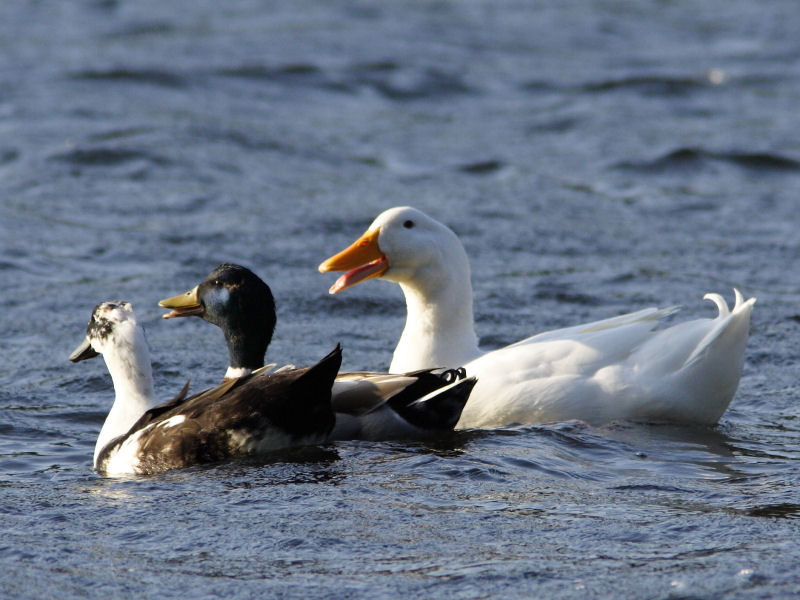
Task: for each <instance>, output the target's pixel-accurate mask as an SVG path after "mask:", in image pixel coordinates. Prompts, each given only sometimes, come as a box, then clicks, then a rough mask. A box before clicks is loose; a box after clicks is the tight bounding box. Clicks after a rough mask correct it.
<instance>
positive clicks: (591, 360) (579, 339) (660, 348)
mask: <svg viewBox="0 0 800 600" xmlns="http://www.w3.org/2000/svg"><path fill="white" fill-rule="evenodd" d="M710 299H712V300H714V302H715V303H717V306H718V307H719V309H720V311H719V315H718V316H717V317H716V318H715V319H696V320H693V321H689V322H685V323H680V324H678V325H675V326H673V327H669V328H666V329H661V330H655V326H656V325H657V321H656V320H654V318H655V317H656V315H660V316H664V315H665V314H668V313H669V312H671V309H668V310H666V311H655V312H653V311H640V312H639V313H633V314H631V315H623V317H621V318H620V317H617V318H616V319H609V320H606V321H601V322H597V323H592V324H588V325H586V326H578V327H572V328H568V329H563V330H558V331H554V332H547V333H546V334H543V335H541V336H535V337H533V338H529V339H527V340H524V342H522V343H519V344H515V345H513V346H508V347H506V348H502V349H500V350H497V351H494V352H490V353H488V354H486V355H484V356H483V357H481V358H479V359H477V360H475V361H473V362H472V363H469V364H467V365H466V368H467V372H468V374H470V375H476V376H477V377H478V385H477V386H476V388H475V390H474V391H473V393H472V397H471V399H470V402H469V403H468V404H467V407H466V408H465V410H464V412H463V414H462V418H461V421H459V425H458V427H477V426H489V425H499V424H503V423H511V422H537V421H538V422H541V421H551V420H552V421H555V420H566V419H582V420H585V421H588V422H590V423H602V422H607V421H610V420H615V419H633V420H670V421H683V422H692V423H714V422H716V420H718V419H719V417H720V416H721V415H722V413H723V412H724V410H725V408H726V407H727V405H728V403H729V402H730V400H731V398H732V397H733V394H734V392H735V391H736V387H737V386H738V381H739V376H740V374H741V368H742V363H743V357H744V345H745V342H746V340H747V331H748V327H749V321H750V312H751V310H752V305H753V303H754V302H755V300H754V299H750V300H748V301H746V302H745V301H743V300H742V299H741V295H740V294H738V292H737V304H736V307H735V308H734V311H733V312H731V311H729V310H728V307H727V305H726V304H725V303H724V300H722V299H721V298H720V297H719V296H714V297H711V298H710ZM600 324H602V325H603V326H598V325H600Z"/></svg>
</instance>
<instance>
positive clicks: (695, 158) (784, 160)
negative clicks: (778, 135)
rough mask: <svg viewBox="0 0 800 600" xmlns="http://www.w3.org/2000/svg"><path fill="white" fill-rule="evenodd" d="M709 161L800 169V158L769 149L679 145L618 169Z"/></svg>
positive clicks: (653, 168)
mask: <svg viewBox="0 0 800 600" xmlns="http://www.w3.org/2000/svg"><path fill="white" fill-rule="evenodd" d="M709 162H722V163H727V164H731V165H734V166H737V167H741V168H746V169H752V170H757V171H792V172H796V171H800V161H798V160H795V159H793V158H788V157H786V156H781V155H779V154H772V153H769V152H738V151H730V152H714V151H711V150H706V149H703V148H692V147H686V148H677V149H675V150H672V151H670V152H667V153H666V154H664V155H662V156H659V157H657V158H655V159H652V160H646V161H625V162H620V163H617V164H616V165H615V168H618V169H624V170H630V171H640V172H644V173H659V172H666V171H672V170H687V169H699V168H702V167H704V166H706V164H707V163H709Z"/></svg>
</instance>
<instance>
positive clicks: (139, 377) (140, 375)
mask: <svg viewBox="0 0 800 600" xmlns="http://www.w3.org/2000/svg"><path fill="white" fill-rule="evenodd" d="M103 358H104V359H105V361H106V366H107V367H108V372H109V373H110V374H111V379H112V381H113V382H114V396H115V397H114V404H113V406H112V407H111V410H110V411H109V413H108V416H107V417H106V420H105V423H103V427H102V429H101V430H100V435H99V436H98V437H97V444H96V445H95V449H94V458H95V462H96V460H97V456H98V454H99V453H100V451H101V450H102V449H103V448H104V447H105V446H106V445H107V444H108V443H109V442H110V441H111V440H113V439H114V438H116V437H118V436H120V435H123V434H125V433H127V432H128V431H129V430H130V428H131V427H132V426H133V425H134V423H136V421H138V420H139V418H140V417H141V416H142V415H143V414H144V413H145V412H146V411H148V410H150V409H151V408H153V407H154V406H155V405H156V400H155V393H154V391H153V371H152V368H151V366H150V354H149V352H148V350H147V341H146V340H145V337H144V332H143V331H142V330H141V329H140V328H137V329H136V330H135V332H134V336H133V338H132V339H131V340H126V341H125V342H124V343H122V344H118V345H116V346H114V347H113V349H110V350H108V351H105V352H104V353H103Z"/></svg>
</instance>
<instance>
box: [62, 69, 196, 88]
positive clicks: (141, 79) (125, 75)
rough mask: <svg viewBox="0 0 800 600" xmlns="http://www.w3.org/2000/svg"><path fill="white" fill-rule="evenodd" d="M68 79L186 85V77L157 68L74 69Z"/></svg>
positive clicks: (174, 85)
mask: <svg viewBox="0 0 800 600" xmlns="http://www.w3.org/2000/svg"><path fill="white" fill-rule="evenodd" d="M70 79H75V80H83V81H114V82H129V83H144V84H149V85H157V86H160V87H169V88H184V87H187V85H188V79H187V77H186V76H184V75H181V74H178V73H174V72H171V71H163V70H159V69H131V68H126V67H118V68H113V69H88V70H85V71H76V72H74V73H72V74H70Z"/></svg>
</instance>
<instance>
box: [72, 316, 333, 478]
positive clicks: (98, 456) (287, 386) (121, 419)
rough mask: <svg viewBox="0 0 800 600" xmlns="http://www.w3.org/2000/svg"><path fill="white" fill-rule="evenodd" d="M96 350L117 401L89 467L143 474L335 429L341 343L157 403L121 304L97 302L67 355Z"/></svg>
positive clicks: (135, 328) (136, 331) (311, 440)
mask: <svg viewBox="0 0 800 600" xmlns="http://www.w3.org/2000/svg"><path fill="white" fill-rule="evenodd" d="M100 354H102V355H103V358H104V359H105V362H106V365H107V367H108V370H109V373H110V374H111V378H112V380H113V382H114V391H115V399H114V404H113V405H112V407H111V410H110V411H109V414H108V417H107V418H106V421H105V423H104V424H103V427H102V429H101V431H100V435H99V436H98V438H97V444H96V446H95V452H94V467H95V469H96V470H97V471H98V472H100V473H103V474H105V475H112V476H114V475H149V474H153V473H158V472H162V471H166V470H169V469H175V468H182V467H188V466H191V465H197V464H203V463H212V462H219V461H225V460H229V459H234V458H238V457H244V456H250V455H256V454H263V453H266V452H270V451H274V450H279V449H282V448H288V447H293V446H301V445H307V444H316V443H320V442H324V441H326V440H327V439H328V436H329V434H330V431H331V429H332V428H333V425H334V415H333V411H332V410H331V401H330V397H331V387H332V385H333V381H334V378H335V377H336V374H337V372H338V371H339V367H340V365H341V360H342V355H341V348H340V347H338V346H337V347H336V349H335V350H334V351H333V352H331V353H330V354H329V355H328V356H326V357H325V358H323V359H322V360H321V361H320V362H318V363H317V364H316V365H314V366H311V367H306V368H302V369H284V370H282V371H281V372H278V373H273V374H266V373H263V372H254V373H252V374H250V375H248V376H247V377H242V378H238V379H230V380H228V381H225V382H223V383H222V385H219V386H217V387H215V388H212V389H209V390H206V391H204V392H201V393H199V394H196V395H194V396H191V397H189V398H186V391H187V389H188V384H187V386H186V387H185V388H184V390H183V391H182V392H181V393H180V394H179V395H178V396H177V397H175V398H174V399H173V400H171V401H169V402H167V403H165V404H162V405H158V403H157V401H156V398H155V394H154V391H153V375H152V370H151V367H150V356H149V351H148V347H147V341H146V339H145V335H144V330H143V328H142V327H141V326H140V325H139V324H138V323H137V321H136V316H135V314H134V312H133V307H132V306H131V304H130V303H129V302H123V301H115V302H102V303H100V304H98V305H97V307H96V308H95V309H94V312H93V313H92V318H91V320H90V321H89V326H88V327H87V331H86V338H85V339H84V341H83V342H82V343H81V344H80V346H78V348H76V349H75V351H74V352H73V353H72V354H71V355H70V357H69V358H70V360H71V361H73V362H78V361H81V360H85V359H88V358H92V357H95V356H98V355H100Z"/></svg>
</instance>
